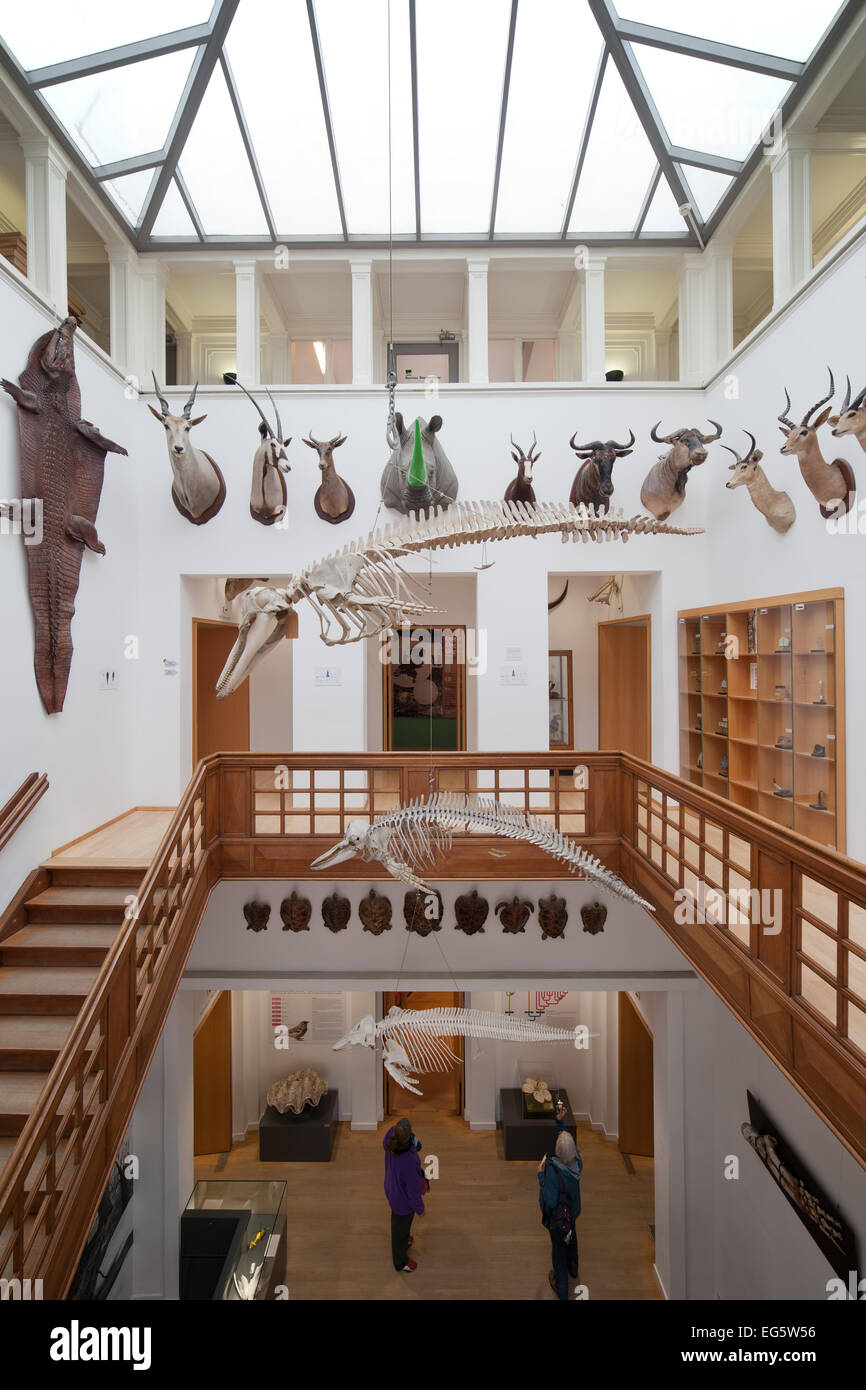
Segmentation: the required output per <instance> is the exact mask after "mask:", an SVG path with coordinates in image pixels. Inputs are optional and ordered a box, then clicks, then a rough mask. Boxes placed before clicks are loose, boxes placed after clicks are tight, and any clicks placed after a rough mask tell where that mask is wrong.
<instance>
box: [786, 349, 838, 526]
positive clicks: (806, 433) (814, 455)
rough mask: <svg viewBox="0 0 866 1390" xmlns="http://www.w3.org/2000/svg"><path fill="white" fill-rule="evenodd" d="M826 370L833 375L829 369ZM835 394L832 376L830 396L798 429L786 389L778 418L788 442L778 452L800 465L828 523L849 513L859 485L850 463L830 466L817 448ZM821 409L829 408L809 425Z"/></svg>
mask: <svg viewBox="0 0 866 1390" xmlns="http://www.w3.org/2000/svg"><path fill="white" fill-rule="evenodd" d="M827 370H828V371H830V369H829V367H828V369H827ZM835 390H836V386H835V383H834V381H833V373H832V372H830V392H829V395H826V396H822V397H821V399H820V400H819V401H816V402H815V404H814V405H810V406H809V409H808V410H807V411H806V414H805V415H804V416H803V418H802V420H801V421H800V423H799V425H797V424H795V423H794V421H793V420H791V419H789V418H788V411H789V410H790V409H791V397H790V396H789V395H788V392H787V389H786V391H785V406H784V409H783V410H782V413H781V415H779V416H778V417H777V418H778V419H779V421H780V424H779V429H780V430H781V431H782V434H783V435H784V436H785V442H784V444H783V445H782V447H781V449H780V450H779V452H780V453H781V454H784V455H785V456H786V457H790V456H791V455H792V454H793V455H794V457H795V458H796V460H797V462H798V463H799V465H800V472H801V473H802V475H803V480H804V482H805V484H806V486H807V487H808V489H809V491H810V492H811V494H812V496H813V497H814V498H815V500H816V501H817V502H818V504H819V510H820V512H821V515H822V516H823V517H824V518H825V519H826V518H827V517H831V516H832V517H837V516H840V515H843V514H844V513H845V512H848V511H850V509H851V506H852V504H853V501H854V494H855V492H856V491H857V481H856V479H855V477H854V469H853V468H852V467H851V465H850V463H848V462H847V461H846V460H845V459H834V460H833V462H832V463H828V462H827V460H826V459H825V458H824V456H823V455H822V453H821V449H820V446H819V444H818V430H819V429H820V428H821V426H822V425H823V424H824V423H825V421H826V420H828V419H829V417H830V410H831V407H830V406H829V405H827V402H828V401H831V400H832V399H833V393H834V392H835ZM822 405H823V406H826V409H825V410H822V411H821V414H820V415H818V416H816V417H815V419H814V420H813V421H812V423H811V424H809V416H810V415H814V413H815V411H816V410H820V409H821V406H822Z"/></svg>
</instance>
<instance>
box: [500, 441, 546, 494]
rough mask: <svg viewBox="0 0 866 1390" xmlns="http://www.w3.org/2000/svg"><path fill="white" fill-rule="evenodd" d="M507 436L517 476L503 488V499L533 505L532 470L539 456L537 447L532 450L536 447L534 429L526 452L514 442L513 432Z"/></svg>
mask: <svg viewBox="0 0 866 1390" xmlns="http://www.w3.org/2000/svg"><path fill="white" fill-rule="evenodd" d="M508 437H509V439H510V440H511V457H512V458H513V459H514V462H515V463H516V464H517V477H516V478H512V479H511V482H510V483H509V484H508V487H507V488H506V489H505V501H506V502H521V503H522V504H523V505H524V506H525V507H534V506H535V492H534V490H533V487H532V470H533V468H534V467H535V465H536V464H537V463H538V460H539V459H540V458H541V450H540V449H538V453H535V452H534V450H535V449H537V448H538V445H537V443H536V439H535V431H534V430H533V432H532V443H531V444H530V446H529V451H528V452H527V453H524V452H523V449H522V447H521V445H520V444H515V442H514V435H513V434H512V435H509V436H508Z"/></svg>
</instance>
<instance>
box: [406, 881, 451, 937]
mask: <svg viewBox="0 0 866 1390" xmlns="http://www.w3.org/2000/svg"><path fill="white" fill-rule="evenodd" d="M429 896H430V895H429V893H422V892H421V889H420V888H410V889H409V892H408V893H407V894H406V896H405V898H404V899H403V917H404V920H405V922H406V930H407V931H413V932H417V934H418V936H429V935H430V933H431V931H441V930H442V918H443V916H444V915H445V908H444V905H443V902H442V894H441V893H439V892H437V893H436V913H434V915H433V916H432V917H428V916H427V899H428V898H429Z"/></svg>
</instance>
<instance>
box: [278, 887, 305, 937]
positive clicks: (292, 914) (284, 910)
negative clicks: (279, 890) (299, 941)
mask: <svg viewBox="0 0 866 1390" xmlns="http://www.w3.org/2000/svg"><path fill="white" fill-rule="evenodd" d="M312 915H313V908H312V904H311V903H310V900H309V898H302V897H299V895H298V894H297V893H296V892H295V890H294V889H292V891H291V893H290V894H289V896H288V897H287V898H283V901H282V902H281V903H280V916H281V917H282V919H283V931H309V930H310V918H311V917H312Z"/></svg>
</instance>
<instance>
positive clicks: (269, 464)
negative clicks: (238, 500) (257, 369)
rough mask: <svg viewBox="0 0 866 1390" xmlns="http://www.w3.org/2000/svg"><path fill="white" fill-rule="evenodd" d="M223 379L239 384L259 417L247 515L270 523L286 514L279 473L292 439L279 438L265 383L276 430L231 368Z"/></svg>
mask: <svg viewBox="0 0 866 1390" xmlns="http://www.w3.org/2000/svg"><path fill="white" fill-rule="evenodd" d="M223 381H224V382H225V384H226V386H239V387H240V389H241V390H242V391H243V393H244V395H245V396H247V397H248V398H249V400H251V401H252V403H253V405H254V406H255V408H256V410H257V411H258V412H259V414H260V415H261V417H262V422H261V424H260V425H259V434H260V435H261V437H262V442H261V444H260V445H259V447H258V448H257V449H256V452H255V454H254V455H253V481H252V487H251V489H250V516H251V517H252V518H253V520H254V521H260V522H261V524H262V526H273V524H274V522H275V521H279V520H280V519H281V518H282V517H284V516H285V514H286V502H287V500H288V499H287V495H286V480H285V478H284V476H283V474H284V473H289V472H290V471H291V464H290V463H289V460H288V456H287V454H286V449H287V448H288V447H289V445H290V444H291V442H292V440H291V436H289V438H288V439H284V438H283V424H282V421H281V419H280V412H279V411H278V409H277V403H276V401H275V400H274V398H273V396H272V395H271V393H270V391H268V388H267V387H265V390H266V391H267V394H268V400H269V401H270V403H271V405H272V406H273V407H274V416H275V418H276V422H277V428H276V431H275V430H273V429H272V428H271V424H270V421H269V420H268V418H267V416H266V415H265V412H264V411H263V410H262V408H261V406H260V405H259V403H258V401H257V400H256V399H255V397H254V396H251V395H250V393H249V391H248V390H247V388H246V387H245V386H243V385H242V384H241V382H239V381H238V378H237V374H236V373H235V372H223Z"/></svg>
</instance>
